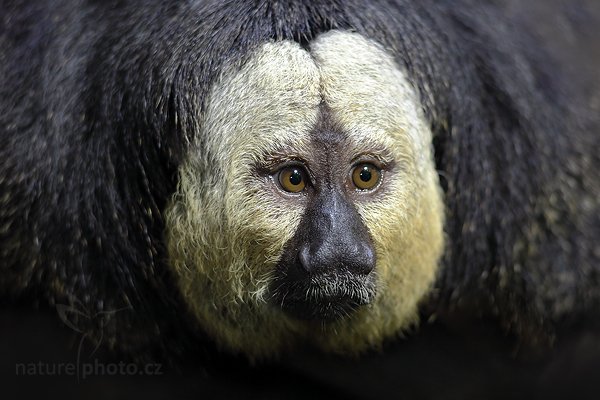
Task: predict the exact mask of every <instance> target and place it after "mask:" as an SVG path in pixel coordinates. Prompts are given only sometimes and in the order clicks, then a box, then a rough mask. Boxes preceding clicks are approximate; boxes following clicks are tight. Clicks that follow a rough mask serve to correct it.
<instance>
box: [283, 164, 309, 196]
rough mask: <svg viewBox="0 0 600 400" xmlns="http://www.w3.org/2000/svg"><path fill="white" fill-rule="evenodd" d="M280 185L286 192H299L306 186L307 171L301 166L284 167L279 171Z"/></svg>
mask: <svg viewBox="0 0 600 400" xmlns="http://www.w3.org/2000/svg"><path fill="white" fill-rule="evenodd" d="M278 179H279V185H281V188H282V189H283V190H285V191H286V192H290V193H298V192H301V191H303V190H304V188H305V187H306V173H305V172H304V170H303V169H302V168H300V167H287V168H283V169H282V170H281V171H279V173H278Z"/></svg>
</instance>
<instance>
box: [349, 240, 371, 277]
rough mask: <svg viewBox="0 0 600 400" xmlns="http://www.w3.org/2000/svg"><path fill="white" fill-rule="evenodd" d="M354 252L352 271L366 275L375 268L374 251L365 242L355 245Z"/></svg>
mask: <svg viewBox="0 0 600 400" xmlns="http://www.w3.org/2000/svg"><path fill="white" fill-rule="evenodd" d="M357 247H358V248H357V249H356V250H357V251H356V253H355V254H354V257H352V258H353V260H354V262H352V263H351V266H352V267H353V268H352V271H353V272H354V273H356V274H361V275H368V274H369V273H371V271H373V270H374V269H375V252H374V251H373V248H372V247H371V246H369V245H366V244H361V245H360V246H357Z"/></svg>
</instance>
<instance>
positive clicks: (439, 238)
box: [166, 31, 443, 357]
mask: <svg viewBox="0 0 600 400" xmlns="http://www.w3.org/2000/svg"><path fill="white" fill-rule="evenodd" d="M309 52H310V53H309ZM322 102H324V103H325V104H326V105H327V106H328V108H329V110H330V111H331V114H332V115H333V117H334V118H335V119H336V120H337V121H338V122H339V124H340V125H341V126H342V128H343V129H344V130H345V131H346V132H347V133H348V135H349V136H350V137H351V138H352V140H354V141H356V142H361V143H363V144H364V143H373V144H376V145H379V146H380V147H381V146H383V147H385V148H386V149H387V150H388V151H389V152H390V153H391V154H392V155H393V157H394V161H395V163H396V165H397V167H396V168H395V169H394V173H393V174H387V175H386V176H385V179H386V182H385V183H386V185H387V186H386V187H387V190H386V191H385V193H384V194H383V195H382V196H379V197H378V198H377V201H368V202H357V204H356V207H357V209H358V211H359V213H360V215H361V217H362V218H363V221H364V223H365V224H366V226H367V227H368V229H369V231H370V234H371V236H372V238H373V242H374V246H375V249H376V253H377V265H376V271H377V276H378V293H377V296H376V298H375V300H374V301H373V303H372V304H370V305H368V306H364V307H363V308H361V309H359V310H357V312H355V313H354V314H353V315H351V316H350V317H347V318H344V319H342V320H339V321H337V322H334V323H329V324H324V325H319V327H318V329H316V330H315V325H314V324H309V323H306V322H303V321H300V320H295V319H293V318H291V317H288V316H287V315H286V314H284V313H283V312H282V311H281V310H279V309H278V308H277V307H275V306H274V305H272V304H271V303H270V302H269V298H268V294H269V293H268V288H269V284H270V283H271V281H272V278H273V273H274V268H275V265H276V264H277V262H278V260H279V258H280V256H281V254H282V252H283V249H284V246H285V244H286V242H287V241H288V240H289V239H290V238H291V237H292V236H293V235H294V233H295V232H296V231H297V230H298V229H302V227H301V226H299V223H300V219H301V217H302V215H303V211H304V210H303V207H304V206H303V203H302V202H296V203H294V202H289V201H282V199H281V197H280V196H278V195H277V194H276V193H275V192H274V191H273V190H272V187H271V186H272V183H271V182H270V181H269V180H268V179H264V178H261V176H260V175H259V174H257V173H256V171H255V170H254V169H253V166H255V165H257V164H260V163H261V162H263V161H264V160H265V158H267V157H268V156H269V154H272V153H274V152H281V151H283V150H282V149H286V150H285V151H290V150H289V149H292V151H293V153H294V155H303V154H307V153H309V152H310V151H311V136H310V134H309V133H310V131H311V129H312V128H313V127H314V126H315V125H316V123H317V120H318V117H319V112H320V111H319V110H320V105H321V104H322ZM196 138H197V139H196V141H195V142H194V143H193V144H192V146H191V148H190V152H189V154H188V158H187V160H186V162H184V163H183V165H182V166H181V168H180V171H179V186H178V190H177V193H176V194H175V195H174V197H173V199H172V201H171V203H170V205H169V207H168V209H167V211H166V219H167V239H168V245H169V256H170V260H171V263H172V266H173V268H174V271H175V272H176V274H177V277H178V281H179V285H180V288H181V290H182V293H183V296H184V298H185V299H186V300H187V303H188V305H189V306H190V309H191V311H192V313H193V314H194V315H196V317H197V318H198V320H199V322H200V323H201V325H202V326H203V328H204V329H205V330H206V331H207V332H208V333H209V334H210V335H211V336H212V337H213V338H214V339H215V340H216V341H217V342H218V343H219V344H221V345H222V346H224V347H226V348H229V349H232V350H239V351H242V352H244V353H246V354H247V355H248V356H250V357H263V356H268V355H273V354H277V353H278V352H280V351H281V350H282V349H284V348H286V347H288V346H292V345H293V344H294V343H296V342H298V341H308V342H310V343H313V344H314V345H316V346H318V347H320V348H322V349H323V350H325V351H332V352H339V353H357V352H360V351H363V350H365V349H367V348H369V347H373V346H377V345H379V344H381V343H382V341H383V340H384V339H386V338H388V337H391V336H394V335H396V334H397V333H399V332H401V331H402V330H403V329H406V328H407V327H409V326H410V325H411V324H413V323H414V322H416V310H417V305H418V303H419V301H420V300H421V299H423V297H424V296H425V295H426V294H427V292H428V290H429V289H430V287H431V284H432V281H433V279H434V276H435V272H436V270H437V265H438V261H439V259H440V257H441V253H442V247H443V234H442V225H443V205H442V199H441V192H440V189H439V185H438V181H437V174H436V172H435V167H434V163H433V157H432V150H431V139H432V138H431V132H430V130H429V129H428V125H427V123H426V121H425V119H424V117H423V114H422V111H421V106H420V103H419V101H418V98H417V96H416V94H415V91H414V89H413V87H412V86H411V85H410V84H409V82H408V81H407V77H406V75H405V74H404V73H403V72H402V71H401V70H400V69H399V68H398V66H397V65H396V64H395V62H394V61H393V59H392V58H391V57H390V56H389V55H388V54H387V53H386V52H385V51H384V50H383V49H382V48H381V46H379V45H378V44H376V43H374V42H372V41H369V40H367V39H365V38H363V37H362V36H360V35H358V34H355V33H348V32H338V31H332V32H328V33H326V34H323V35H321V36H319V37H318V38H317V39H315V40H314V41H313V42H312V43H311V45H310V50H309V51H307V50H304V49H302V48H301V47H300V46H299V45H298V44H296V43H293V42H276V43H266V44H264V45H263V46H262V47H261V48H260V49H259V50H258V51H257V52H256V53H255V54H253V55H252V56H251V57H250V59H249V60H248V61H247V62H246V63H244V65H243V66H242V67H241V69H233V68H232V69H231V70H227V71H224V72H223V74H222V76H221V78H220V79H219V80H218V82H217V83H216V84H215V85H214V88H213V90H212V91H211V94H210V98H209V101H208V103H207V108H206V112H205V113H204V115H203V116H202V118H201V123H200V126H199V127H198V133H197V135H196Z"/></svg>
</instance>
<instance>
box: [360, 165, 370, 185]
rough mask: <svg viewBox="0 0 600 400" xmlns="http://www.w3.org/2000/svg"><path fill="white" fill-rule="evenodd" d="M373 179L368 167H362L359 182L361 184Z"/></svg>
mask: <svg viewBox="0 0 600 400" xmlns="http://www.w3.org/2000/svg"><path fill="white" fill-rule="evenodd" d="M371 178H373V174H372V173H371V169H370V168H369V167H368V166H366V165H365V166H364V167H362V170H361V171H360V180H361V181H363V182H369V181H370V180H371Z"/></svg>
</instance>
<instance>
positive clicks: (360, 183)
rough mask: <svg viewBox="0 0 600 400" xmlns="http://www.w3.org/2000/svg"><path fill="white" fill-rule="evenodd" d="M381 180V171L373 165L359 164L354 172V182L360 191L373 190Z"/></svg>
mask: <svg viewBox="0 0 600 400" xmlns="http://www.w3.org/2000/svg"><path fill="white" fill-rule="evenodd" d="M380 179H381V170H380V169H379V168H377V167H376V166H374V165H373V164H367V163H365V164H359V165H357V166H356V167H354V170H352V182H353V183H354V186H356V187H357V188H359V189H360V190H370V189H373V188H374V187H375V186H377V184H378V183H379V180H380Z"/></svg>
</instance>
